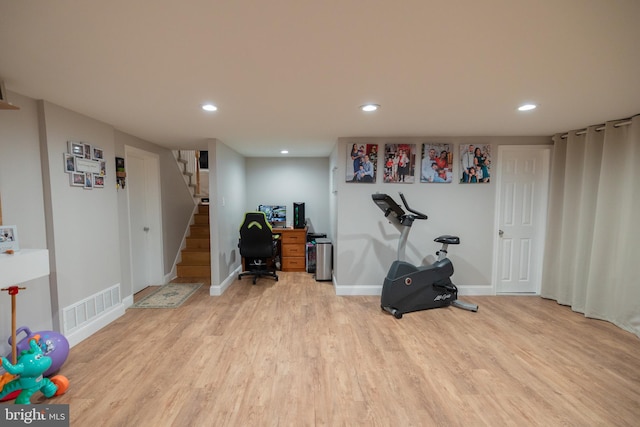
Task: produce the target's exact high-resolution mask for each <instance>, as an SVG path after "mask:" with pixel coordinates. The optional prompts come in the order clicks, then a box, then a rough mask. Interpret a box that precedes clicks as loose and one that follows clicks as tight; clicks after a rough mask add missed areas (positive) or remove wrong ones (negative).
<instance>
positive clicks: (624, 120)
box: [560, 116, 635, 139]
mask: <svg viewBox="0 0 640 427" xmlns="http://www.w3.org/2000/svg"><path fill="white" fill-rule="evenodd" d="M633 117H635V116H632V117H629V118H627V119H620V120H623V121H622V122H618V123H616V124H614V125H613V127H615V128H619V127H621V126H627V125H630V124H631V119H632V118H633ZM597 126H598V127H597V128H596V132H600V131H603V130H604V128H605V124H604V123H603V124H601V125H597ZM587 130H588V129H587V128H585V129H581V130H579V131H577V132H576V135H584V134H585V133H587ZM568 136H569V133H568V132H567V133H565V134H563V135H560V138H562V139H566V138H567V137H568Z"/></svg>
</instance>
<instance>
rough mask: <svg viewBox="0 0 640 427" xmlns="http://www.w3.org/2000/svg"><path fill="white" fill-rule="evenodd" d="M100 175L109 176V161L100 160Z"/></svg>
mask: <svg viewBox="0 0 640 427" xmlns="http://www.w3.org/2000/svg"><path fill="white" fill-rule="evenodd" d="M100 176H107V161H106V160H101V161H100Z"/></svg>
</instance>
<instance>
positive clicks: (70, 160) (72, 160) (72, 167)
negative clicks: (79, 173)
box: [62, 153, 76, 173]
mask: <svg viewBox="0 0 640 427" xmlns="http://www.w3.org/2000/svg"><path fill="white" fill-rule="evenodd" d="M62 155H63V156H64V171H65V172H66V173H72V172H75V171H76V156H74V155H73V154H69V153H62Z"/></svg>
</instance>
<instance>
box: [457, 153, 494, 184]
mask: <svg viewBox="0 0 640 427" xmlns="http://www.w3.org/2000/svg"><path fill="white" fill-rule="evenodd" d="M460 182H461V183H465V184H479V183H487V182H491V144H476V145H473V144H462V145H460Z"/></svg>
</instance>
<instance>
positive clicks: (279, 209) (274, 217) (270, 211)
mask: <svg viewBox="0 0 640 427" xmlns="http://www.w3.org/2000/svg"><path fill="white" fill-rule="evenodd" d="M258 210H259V211H260V212H264V213H265V215H266V216H267V221H269V223H270V224H271V226H272V227H286V225H287V207H286V206H284V205H259V206H258Z"/></svg>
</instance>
